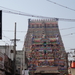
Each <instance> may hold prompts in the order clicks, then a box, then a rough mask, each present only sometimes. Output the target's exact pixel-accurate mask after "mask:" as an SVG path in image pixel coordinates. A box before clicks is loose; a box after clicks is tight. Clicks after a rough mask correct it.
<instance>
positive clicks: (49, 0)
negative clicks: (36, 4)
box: [47, 0, 75, 11]
mask: <svg viewBox="0 0 75 75" xmlns="http://www.w3.org/2000/svg"><path fill="white" fill-rule="evenodd" d="M47 1H48V2H51V3H53V4H56V5H58V6H61V7H64V8H67V9H69V10H72V11H75V9H72V8H69V7H67V6H64V5H61V4H58V3H56V2H54V1H51V0H47Z"/></svg>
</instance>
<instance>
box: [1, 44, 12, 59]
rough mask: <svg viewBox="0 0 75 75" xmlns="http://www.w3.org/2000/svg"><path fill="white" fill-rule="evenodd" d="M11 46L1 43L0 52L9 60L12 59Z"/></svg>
mask: <svg viewBox="0 0 75 75" xmlns="http://www.w3.org/2000/svg"><path fill="white" fill-rule="evenodd" d="M12 51H13V46H11V45H1V46H0V52H1V53H3V54H6V55H7V56H8V57H9V58H10V59H11V60H13V52H12Z"/></svg>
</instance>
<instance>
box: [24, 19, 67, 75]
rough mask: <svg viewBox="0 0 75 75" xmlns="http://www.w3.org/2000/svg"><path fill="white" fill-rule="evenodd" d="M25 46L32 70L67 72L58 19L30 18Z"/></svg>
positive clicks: (36, 71)
mask: <svg viewBox="0 0 75 75" xmlns="http://www.w3.org/2000/svg"><path fill="white" fill-rule="evenodd" d="M24 46H25V51H26V57H27V58H28V68H29V70H30V71H32V70H35V72H34V73H40V72H41V71H43V73H46V72H47V71H48V72H51V73H52V74H53V72H55V73H60V75H63V74H67V58H66V51H65V49H64V45H63V42H62V38H61V35H60V31H59V27H58V20H57V19H42V20H38V19H37V20H31V19H29V20H28V31H27V35H26V38H25V43H24Z"/></svg>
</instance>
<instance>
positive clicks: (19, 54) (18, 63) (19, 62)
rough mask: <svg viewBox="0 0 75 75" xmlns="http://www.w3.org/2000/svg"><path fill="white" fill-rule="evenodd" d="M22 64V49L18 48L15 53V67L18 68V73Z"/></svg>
mask: <svg viewBox="0 0 75 75" xmlns="http://www.w3.org/2000/svg"><path fill="white" fill-rule="evenodd" d="M22 65H23V51H22V50H18V51H17V53H16V69H17V70H18V73H20V74H21V72H22V69H23V68H22Z"/></svg>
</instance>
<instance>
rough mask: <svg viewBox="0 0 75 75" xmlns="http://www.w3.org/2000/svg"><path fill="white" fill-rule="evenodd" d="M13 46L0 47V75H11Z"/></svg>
mask: <svg viewBox="0 0 75 75" xmlns="http://www.w3.org/2000/svg"><path fill="white" fill-rule="evenodd" d="M11 50H13V46H6V45H2V46H0V75H8V74H11V75H12V74H13V66H14V65H13V53H12V52H11Z"/></svg>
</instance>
